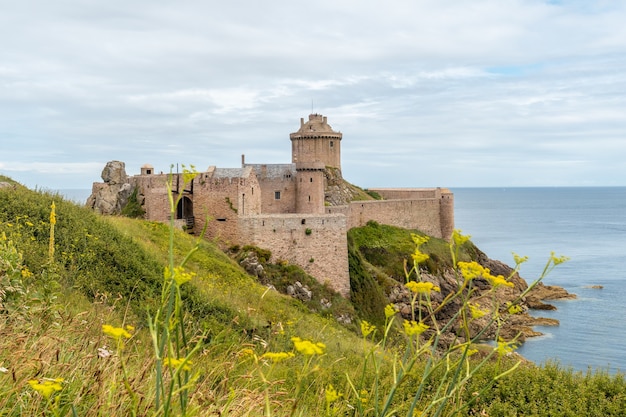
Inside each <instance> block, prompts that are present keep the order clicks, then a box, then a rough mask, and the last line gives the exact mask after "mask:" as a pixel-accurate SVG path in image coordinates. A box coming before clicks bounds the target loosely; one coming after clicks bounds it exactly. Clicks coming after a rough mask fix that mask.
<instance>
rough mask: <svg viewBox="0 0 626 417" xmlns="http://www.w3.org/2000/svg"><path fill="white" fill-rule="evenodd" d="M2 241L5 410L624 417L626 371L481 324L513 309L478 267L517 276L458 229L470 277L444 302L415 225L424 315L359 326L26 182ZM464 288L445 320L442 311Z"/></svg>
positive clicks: (202, 245) (162, 235) (0, 371)
mask: <svg viewBox="0 0 626 417" xmlns="http://www.w3.org/2000/svg"><path fill="white" fill-rule="evenodd" d="M172 198H174V197H172ZM52 201H54V202H55V212H54V214H55V220H56V223H54V222H52V221H51V216H50V214H51V203H52ZM172 203H175V201H174V200H173V201H172ZM112 225H113V227H112ZM51 226H54V236H53V239H51V237H52V234H51ZM76 226H78V227H76ZM0 236H2V239H0V290H1V291H2V294H3V295H2V298H1V300H2V301H1V303H0V315H1V316H2V317H1V318H2V320H0V415H2V416H21V415H26V416H30V415H33V416H34V415H54V416H57V415H58V416H61V415H63V416H65V415H78V416H127V415H142V416H143V415H187V416H192V415H198V416H205V415H206V416H215V415H222V416H226V415H228V416H245V415H248V416H261V415H263V416H270V415H271V416H293V415H297V416H308V415H320V416H321V415H324V416H339V415H357V416H391V415H396V416H400V415H406V416H409V415H428V416H431V415H491V416H505V415H506V416H508V415H520V416H521V415H528V416H530V415H533V416H534V415H538V416H542V415H598V416H599V415H606V416H611V415H615V416H617V415H622V414H621V413H622V412H623V411H622V410H623V409H624V408H625V406H626V404H625V402H624V401H625V398H626V384H625V383H624V378H623V376H622V375H621V374H617V375H613V376H611V375H609V374H607V373H602V372H600V373H586V374H585V373H575V372H573V371H571V370H567V369H562V368H560V367H559V366H557V365H554V364H548V365H545V366H540V367H537V366H534V365H532V364H528V363H524V362H520V358H518V357H516V356H514V354H513V353H512V352H511V351H512V349H513V343H512V341H500V343H498V344H496V345H494V346H489V345H483V344H481V343H479V340H478V339H479V334H473V333H472V334H470V333H468V331H467V328H468V327H469V326H471V325H472V323H473V322H474V320H478V319H477V318H476V316H478V315H480V314H485V315H486V316H488V317H489V325H492V326H494V325H495V326H499V325H500V323H501V322H502V321H504V320H506V319H507V316H509V315H510V314H515V311H516V309H515V303H512V304H510V305H505V306H499V305H497V304H492V308H490V309H487V308H486V307H484V306H483V307H477V306H471V305H469V304H468V302H467V300H469V298H468V297H469V296H470V295H471V292H472V285H473V283H472V281H473V275H472V274H474V275H475V274H480V275H481V276H482V277H483V278H488V279H489V280H490V281H491V285H492V286H494V287H495V290H497V288H498V286H506V285H508V284H507V282H508V280H507V279H506V277H498V276H491V274H490V272H489V271H486V270H479V269H477V266H476V265H473V264H472V263H471V262H468V260H467V259H465V258H464V262H466V263H461V264H459V262H458V257H459V256H458V255H457V252H456V248H458V247H459V245H461V244H463V242H462V241H463V240H464V239H465V238H464V237H462V236H461V235H456V239H455V240H454V241H453V245H452V247H451V248H450V247H448V248H447V250H448V255H447V256H449V257H450V259H452V262H453V264H454V265H457V273H458V275H457V277H458V288H457V290H456V291H454V292H452V293H450V294H449V295H447V296H446V297H444V298H443V301H442V302H440V303H435V302H433V300H432V297H431V295H432V294H434V292H436V291H437V288H436V287H435V285H433V284H432V283H429V282H428V281H426V280H424V279H422V277H421V275H420V274H421V268H423V267H424V266H426V267H428V266H427V265H428V263H429V262H430V261H431V260H432V259H431V258H426V257H425V256H424V254H423V253H422V252H421V251H420V248H421V247H426V246H427V245H434V244H437V245H439V243H438V242H423V240H422V239H421V238H420V237H418V236H416V237H415V241H413V251H412V253H413V256H412V262H411V263H409V267H407V268H406V270H404V271H403V274H404V281H405V284H406V286H407V288H408V289H410V290H411V291H412V292H411V294H413V301H412V311H413V317H412V319H411V320H406V321H405V320H403V319H401V318H400V317H399V316H398V314H397V313H396V312H395V310H394V309H393V306H382V312H381V313H380V314H381V316H382V319H381V323H380V324H379V323H375V324H370V322H368V321H366V320H363V321H361V322H360V323H359V325H358V327H359V330H360V336H356V335H355V334H353V333H351V332H349V331H346V329H345V328H343V327H341V326H339V325H337V323H336V322H335V321H334V319H333V318H332V317H320V316H319V315H316V314H309V313H308V312H307V309H305V308H302V305H301V304H300V303H299V302H297V301H294V300H292V299H290V298H288V297H285V296H282V295H280V294H277V293H276V292H274V291H272V290H268V289H267V288H264V287H262V286H260V285H257V284H256V283H255V282H254V281H253V280H252V279H251V278H250V277H248V276H246V275H245V274H244V273H242V271H241V270H240V269H239V268H238V266H237V265H236V264H235V263H234V262H232V261H231V260H230V259H228V257H226V256H225V255H224V254H222V253H221V252H219V251H218V250H217V248H215V246H213V245H211V244H210V243H208V242H204V241H197V240H194V239H193V238H191V237H189V236H188V235H186V234H184V233H178V232H176V231H174V230H173V228H171V227H167V226H166V225H161V224H157V223H151V222H142V221H137V220H129V219H122V218H113V219H108V220H105V219H101V218H98V217H95V216H93V215H92V214H91V213H89V212H87V211H85V210H83V209H80V208H78V207H76V206H74V205H72V204H69V203H67V202H64V201H63V200H62V199H60V198H59V197H58V196H54V195H50V194H46V193H34V192H30V191H27V190H22V189H16V190H11V191H6V190H4V191H0ZM51 241H52V242H53V248H54V251H53V252H54V253H53V255H52V256H51V254H52V251H50V242H51ZM90 251H93V253H90ZM119 251H124V252H119ZM83 253H84V254H85V257H86V259H85V257H81V254H83ZM439 253H440V254H439V256H441V257H443V256H444V255H443V253H441V251H439ZM190 254H191V255H190ZM188 255H189V256H188ZM521 260H523V258H519V261H521ZM561 260H562V259H561V258H558V257H551V258H550V260H549V262H548V263H547V269H546V271H545V272H546V273H547V272H549V269H550V268H552V267H553V266H555V264H557V263H558V262H560V261H561ZM106 265H110V268H109V269H108V270H107V269H106ZM100 274H101V275H100ZM459 300H461V302H460V305H461V306H462V308H460V309H458V311H457V313H456V315H455V316H454V318H453V320H451V321H445V322H442V321H441V320H440V318H439V317H438V315H437V310H438V309H442V308H445V306H446V305H452V304H451V303H453V302H455V303H456V301H459ZM483 318H484V317H483ZM103 325H107V326H104V327H103ZM450 328H454V329H455V331H454V332H452V334H455V335H456V336H455V337H454V338H452V339H448V338H446V337H444V334H447V333H448V332H446V330H448V329H450Z"/></svg>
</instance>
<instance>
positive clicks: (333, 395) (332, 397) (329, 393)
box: [324, 384, 343, 404]
mask: <svg viewBox="0 0 626 417" xmlns="http://www.w3.org/2000/svg"><path fill="white" fill-rule="evenodd" d="M324 391H325V394H326V404H332V403H334V402H335V401H337V400H338V399H339V398H341V397H342V396H343V394H342V393H340V392H338V391H337V390H336V389H335V387H333V386H332V384H331V385H329V386H328V387H326V389H325V390H324Z"/></svg>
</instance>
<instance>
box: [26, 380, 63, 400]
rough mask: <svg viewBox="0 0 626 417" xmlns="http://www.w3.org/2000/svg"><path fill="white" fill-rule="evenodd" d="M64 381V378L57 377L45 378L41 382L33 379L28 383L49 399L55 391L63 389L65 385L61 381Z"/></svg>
mask: <svg viewBox="0 0 626 417" xmlns="http://www.w3.org/2000/svg"><path fill="white" fill-rule="evenodd" d="M62 382H63V378H55V379H47V378H46V379H44V380H42V381H41V382H40V381H39V380H36V379H31V380H30V381H28V385H30V387H31V388H32V389H34V390H35V391H37V392H38V393H40V394H41V395H42V396H43V397H44V398H46V399H48V398H50V396H51V395H52V394H54V393H55V392H58V391H61V390H62V389H63V386H62V385H61V383H62Z"/></svg>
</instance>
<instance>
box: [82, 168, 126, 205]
mask: <svg viewBox="0 0 626 417" xmlns="http://www.w3.org/2000/svg"><path fill="white" fill-rule="evenodd" d="M101 177H102V180H103V181H104V183H95V184H94V186H93V189H92V191H91V195H90V196H89V198H88V199H87V203H86V206H87V207H89V208H91V209H92V210H94V211H95V212H96V213H99V214H109V215H111V214H120V213H121V212H122V209H123V208H124V207H125V206H126V204H127V203H128V199H129V198H130V196H131V194H132V193H133V189H132V186H131V185H130V183H129V182H128V176H127V175H126V168H125V165H124V162H121V161H110V162H107V164H106V166H105V167H104V169H103V170H102V175H101Z"/></svg>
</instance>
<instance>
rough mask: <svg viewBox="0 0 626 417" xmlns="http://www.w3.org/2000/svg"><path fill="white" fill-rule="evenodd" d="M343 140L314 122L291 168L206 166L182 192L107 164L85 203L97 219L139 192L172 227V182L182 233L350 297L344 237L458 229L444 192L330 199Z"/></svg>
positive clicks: (394, 191) (299, 136) (305, 129)
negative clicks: (267, 256)
mask: <svg viewBox="0 0 626 417" xmlns="http://www.w3.org/2000/svg"><path fill="white" fill-rule="evenodd" d="M342 137H343V135H342V134H341V133H339V132H335V131H334V130H333V129H332V128H331V127H330V125H328V121H327V119H326V117H324V116H322V115H318V114H312V115H310V116H309V120H308V121H307V122H305V121H304V119H301V121H300V129H299V130H298V131H297V132H295V133H292V134H290V140H291V142H292V162H291V163H290V164H247V163H246V162H245V157H244V156H242V161H241V162H242V164H241V167H240V168H216V167H214V166H211V167H209V168H208V169H207V170H206V171H205V172H199V173H197V175H196V176H195V178H194V179H193V180H192V181H191V182H189V183H187V184H185V183H184V181H183V177H184V176H183V174H180V173H175V174H171V175H170V174H163V173H160V174H156V173H155V171H154V168H153V167H152V166H151V165H148V164H146V165H144V166H143V167H141V174H140V175H135V176H130V177H129V176H127V175H126V171H125V167H124V163H123V162H119V161H111V162H109V163H108V164H107V166H106V167H105V169H104V170H103V173H102V179H103V180H104V183H94V185H93V191H92V195H91V196H90V197H89V200H88V203H87V204H88V205H90V206H91V207H92V208H93V209H94V210H96V211H98V212H100V213H103V214H107V213H111V214H113V213H119V211H120V209H121V207H122V206H123V205H124V204H125V203H127V202H128V198H129V196H130V194H131V192H132V191H133V190H136V191H137V194H138V195H137V197H138V198H137V200H138V202H139V203H140V204H141V206H142V207H143V209H144V211H145V218H146V219H149V220H155V221H169V220H170V217H171V213H170V207H169V199H168V190H167V182H168V180H170V179H171V180H172V191H173V193H174V197H175V198H177V199H178V201H179V202H178V205H177V207H176V210H175V213H174V216H175V218H174V221H175V224H177V225H179V227H181V228H183V229H185V230H187V231H188V232H190V233H195V234H200V233H201V232H202V230H204V228H205V226H206V235H205V236H206V237H207V238H210V239H216V240H217V241H219V242H221V243H222V244H223V245H225V246H229V245H234V244H239V245H245V244H253V245H257V246H259V247H262V248H266V249H269V250H270V251H271V252H272V256H273V259H274V260H286V261H288V262H291V263H293V264H297V265H299V266H300V267H302V268H303V269H304V270H305V271H306V272H308V273H309V274H310V275H312V276H314V277H315V278H317V279H318V280H319V281H320V282H322V283H327V284H328V285H329V286H330V287H331V288H333V289H335V290H336V291H338V292H339V293H341V294H342V295H344V296H349V294H350V276H349V270H348V248H347V232H348V230H349V229H350V228H353V227H360V226H364V225H365V224H367V222H368V221H370V220H373V221H376V222H378V223H381V224H388V225H392V226H397V227H402V228H407V229H418V230H420V231H422V232H424V233H426V234H428V235H431V236H434V237H438V238H442V239H446V240H447V239H449V238H450V236H451V235H452V230H453V228H454V197H453V194H452V193H451V192H450V191H449V190H448V189H445V188H413V189H400V188H375V189H370V191H374V192H376V193H378V194H379V195H380V196H381V197H382V198H383V199H382V200H364V201H352V202H349V203H348V204H344V203H345V202H346V201H349V199H347V198H344V197H342V198H341V199H333V198H332V193H333V191H332V189H334V188H333V187H336V184H337V183H341V184H345V182H344V181H343V178H342V177H341V160H340V155H341V140H342ZM329 183H332V184H334V185H333V186H332V187H329ZM340 195H341V196H345V194H341V193H340ZM331 201H332V202H331ZM332 204H342V205H332ZM207 219H208V220H209V221H208V224H207Z"/></svg>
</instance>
